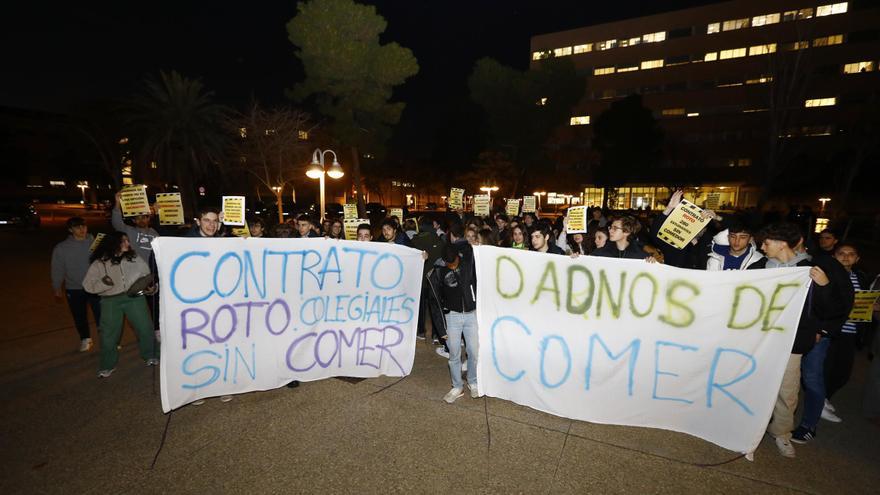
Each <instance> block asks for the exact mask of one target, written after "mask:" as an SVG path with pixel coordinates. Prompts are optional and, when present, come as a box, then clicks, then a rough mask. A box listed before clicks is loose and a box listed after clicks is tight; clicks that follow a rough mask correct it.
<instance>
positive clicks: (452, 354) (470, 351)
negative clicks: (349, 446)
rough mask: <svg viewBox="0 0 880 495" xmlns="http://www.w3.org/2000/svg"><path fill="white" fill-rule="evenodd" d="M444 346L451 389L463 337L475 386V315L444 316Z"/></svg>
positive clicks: (457, 384) (457, 383) (458, 378)
mask: <svg viewBox="0 0 880 495" xmlns="http://www.w3.org/2000/svg"><path fill="white" fill-rule="evenodd" d="M446 335H447V339H446V345H447V346H449V373H450V374H451V375H452V387H453V388H462V386H463V384H462V382H461V337H462V335H464V340H465V345H466V346H467V364H468V369H467V382H468V385H473V386H476V385H477V353H478V352H479V350H478V349H477V314H476V312H474V311H470V312H468V313H456V312H455V311H450V312H449V313H448V314H447V315H446ZM823 397H824V396H823Z"/></svg>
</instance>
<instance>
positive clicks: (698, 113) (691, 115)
mask: <svg viewBox="0 0 880 495" xmlns="http://www.w3.org/2000/svg"><path fill="white" fill-rule="evenodd" d="M687 116H688V117H699V116H700V112H688V114H687Z"/></svg>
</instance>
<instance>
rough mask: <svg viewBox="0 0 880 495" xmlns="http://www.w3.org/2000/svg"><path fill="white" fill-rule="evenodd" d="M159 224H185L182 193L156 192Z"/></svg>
mask: <svg viewBox="0 0 880 495" xmlns="http://www.w3.org/2000/svg"><path fill="white" fill-rule="evenodd" d="M156 210H158V212H159V225H183V203H182V202H181V201H180V193H179V192H175V193H156Z"/></svg>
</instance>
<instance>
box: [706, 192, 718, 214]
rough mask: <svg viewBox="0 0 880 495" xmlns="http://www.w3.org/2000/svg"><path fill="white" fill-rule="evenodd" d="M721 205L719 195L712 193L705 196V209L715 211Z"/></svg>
mask: <svg viewBox="0 0 880 495" xmlns="http://www.w3.org/2000/svg"><path fill="white" fill-rule="evenodd" d="M720 204H721V193H717V192H713V193H709V194H707V195H706V208H709V209H710V210H717V209H718V205H720Z"/></svg>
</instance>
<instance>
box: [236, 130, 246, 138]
mask: <svg viewBox="0 0 880 495" xmlns="http://www.w3.org/2000/svg"><path fill="white" fill-rule="evenodd" d="M238 135H239V136H240V137H241V138H242V139H245V138H247V127H239V128H238Z"/></svg>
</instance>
